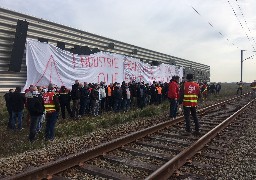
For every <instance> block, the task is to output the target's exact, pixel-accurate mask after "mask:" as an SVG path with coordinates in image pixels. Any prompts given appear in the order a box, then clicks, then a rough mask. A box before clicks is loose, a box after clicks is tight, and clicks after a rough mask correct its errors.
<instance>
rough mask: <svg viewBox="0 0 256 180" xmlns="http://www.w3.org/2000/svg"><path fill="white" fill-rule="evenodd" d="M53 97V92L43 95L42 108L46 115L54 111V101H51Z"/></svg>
mask: <svg viewBox="0 0 256 180" xmlns="http://www.w3.org/2000/svg"><path fill="white" fill-rule="evenodd" d="M53 96H55V93H54V92H47V93H44V95H43V98H44V107H45V111H46V113H47V112H48V113H50V112H54V111H56V109H55V104H54V101H53Z"/></svg>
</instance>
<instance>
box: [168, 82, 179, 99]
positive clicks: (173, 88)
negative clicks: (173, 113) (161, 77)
mask: <svg viewBox="0 0 256 180" xmlns="http://www.w3.org/2000/svg"><path fill="white" fill-rule="evenodd" d="M168 98H171V99H178V98H179V84H178V83H177V82H176V81H171V82H170V83H169V87H168Z"/></svg>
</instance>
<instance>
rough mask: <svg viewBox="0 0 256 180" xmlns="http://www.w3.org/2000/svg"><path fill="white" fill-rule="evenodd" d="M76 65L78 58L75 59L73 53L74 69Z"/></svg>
mask: <svg viewBox="0 0 256 180" xmlns="http://www.w3.org/2000/svg"><path fill="white" fill-rule="evenodd" d="M75 67H76V59H75V55H74V54H73V69H75Z"/></svg>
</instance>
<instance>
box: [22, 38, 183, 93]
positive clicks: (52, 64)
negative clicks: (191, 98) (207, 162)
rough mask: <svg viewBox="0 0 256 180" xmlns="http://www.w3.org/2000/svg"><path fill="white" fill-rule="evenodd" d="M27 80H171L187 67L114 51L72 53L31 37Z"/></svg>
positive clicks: (36, 82) (61, 82) (43, 82)
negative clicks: (141, 59) (154, 63)
mask: <svg viewBox="0 0 256 180" xmlns="http://www.w3.org/2000/svg"><path fill="white" fill-rule="evenodd" d="M26 64H27V82H26V85H25V87H24V88H28V87H29V85H36V86H47V85H48V84H49V83H53V84H56V85H57V86H59V87H60V86H62V85H64V86H66V87H68V88H71V86H72V84H74V81H75V80H79V81H80V82H88V83H100V82H101V81H103V82H106V84H110V83H114V82H119V83H121V82H122V81H126V82H129V81H132V80H135V81H144V82H146V83H152V82H153V81H161V82H169V81H170V79H171V77H172V76H174V75H179V76H180V77H182V76H183V68H176V67H175V66H173V65H167V64H161V65H160V66H151V65H150V64H147V63H143V62H141V61H140V60H139V59H135V58H131V57H126V56H124V55H118V54H111V53H103V52H100V53H96V54H91V55H89V56H85V55H77V54H72V53H70V52H68V51H64V50H61V49H59V48H57V47H55V46H53V45H50V44H47V43H41V42H38V41H37V40H32V39H27V48H26Z"/></svg>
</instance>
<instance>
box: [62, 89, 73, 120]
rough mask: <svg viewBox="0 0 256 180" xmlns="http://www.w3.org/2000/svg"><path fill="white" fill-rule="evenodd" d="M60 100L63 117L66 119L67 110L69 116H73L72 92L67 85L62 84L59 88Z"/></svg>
mask: <svg viewBox="0 0 256 180" xmlns="http://www.w3.org/2000/svg"><path fill="white" fill-rule="evenodd" d="M59 101H60V109H61V117H62V119H66V110H67V112H68V115H69V117H72V111H71V109H70V101H71V94H70V91H69V89H67V88H66V87H65V86H61V88H60V90H59Z"/></svg>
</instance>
